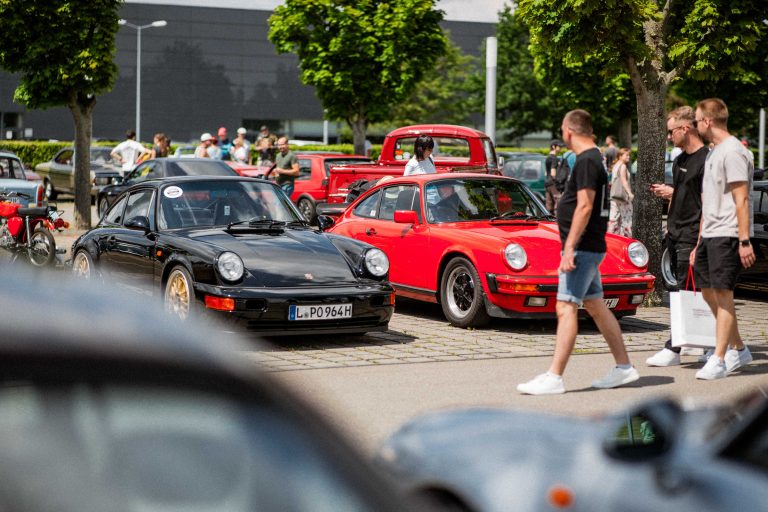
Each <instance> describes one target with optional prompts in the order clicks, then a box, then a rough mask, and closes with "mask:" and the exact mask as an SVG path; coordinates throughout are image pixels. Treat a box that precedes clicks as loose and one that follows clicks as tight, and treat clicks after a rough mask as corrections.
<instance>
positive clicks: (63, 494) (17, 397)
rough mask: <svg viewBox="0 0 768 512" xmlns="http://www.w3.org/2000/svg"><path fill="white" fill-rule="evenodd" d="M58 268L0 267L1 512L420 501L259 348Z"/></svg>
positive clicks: (349, 506) (274, 508)
mask: <svg viewBox="0 0 768 512" xmlns="http://www.w3.org/2000/svg"><path fill="white" fill-rule="evenodd" d="M51 277H52V276H47V275H46V276H43V275H31V274H30V275H26V274H23V273H22V272H20V271H19V269H15V270H14V271H13V272H8V269H7V268H6V269H0V280H2V282H3V291H4V293H3V294H2V296H0V330H2V332H3V336H2V337H0V403H2V408H3V412H2V421H0V461H1V462H0V473H1V474H2V484H1V485H0V508H2V509H3V510H15V511H22V510H23V511H26V512H43V511H51V510H55V511H57V512H82V511H102V512H109V511H124V512H137V511H142V510H167V511H170V510H176V511H180V510H218V511H232V512H234V511H237V512H252V511H256V510H259V511H266V512H284V511H293V512H310V511H311V512H315V511H370V512H378V511H383V510H385V511H392V512H396V511H400V510H415V507H413V508H412V507H410V506H409V504H407V503H405V502H404V501H403V499H401V498H402V497H401V496H399V494H398V493H397V491H396V490H395V488H394V487H393V486H392V485H391V482H389V481H388V480H387V479H386V478H384V477H383V475H382V474H381V473H380V472H379V471H378V470H376V469H375V468H374V467H373V466H372V465H371V464H370V463H369V462H368V461H367V459H366V458H364V457H363V456H362V455H361V454H360V453H358V451H357V450H356V449H354V448H353V447H352V446H351V444H350V443H348V442H347V441H346V439H344V438H343V437H342V436H341V435H340V434H339V433H338V432H337V431H336V430H335V429H333V428H332V427H331V426H330V425H329V423H328V420H327V419H326V418H325V417H323V416H322V415H320V414H318V413H317V412H315V410H314V409H313V407H312V406H311V405H310V404H308V403H307V402H306V401H305V400H304V399H303V398H302V397H300V396H297V395H296V394H295V393H293V392H291V391H290V390H288V389H286V388H285V387H284V386H283V385H282V384H281V383H280V382H278V381H277V380H276V379H272V378H270V376H269V375H268V374H265V372H263V371H261V370H260V369H259V368H258V366H256V365H254V364H253V362H252V361H251V360H250V359H249V358H248V357H247V356H246V355H244V354H246V352H247V351H252V350H254V348H258V347H257V346H256V347H255V346H254V342H251V343H249V344H247V345H246V344H244V343H242V342H240V341H238V340H234V339H232V337H222V336H221V334H220V333H219V332H216V331H214V330H211V329H209V328H206V327H205V326H202V325H199V324H194V325H182V324H180V323H179V322H176V321H174V320H173V319H172V318H171V317H168V316H166V315H163V313H162V311H160V310H158V308H155V307H153V306H154V305H153V304H149V303H147V302H146V301H137V300H135V298H134V297H132V296H128V297H126V296H123V295H121V294H115V293H114V291H112V290H110V291H105V290H96V289H94V288H93V287H87V286H84V283H77V282H66V280H62V278H61V276H56V277H55V278H54V279H51ZM62 281H65V282H62ZM42 304H44V305H45V314H43V315H41V314H40V305H42ZM420 510H421V509H420Z"/></svg>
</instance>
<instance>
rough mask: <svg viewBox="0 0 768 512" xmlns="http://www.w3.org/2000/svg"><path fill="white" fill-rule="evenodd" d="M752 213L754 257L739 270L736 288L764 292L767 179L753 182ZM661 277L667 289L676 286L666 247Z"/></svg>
mask: <svg viewBox="0 0 768 512" xmlns="http://www.w3.org/2000/svg"><path fill="white" fill-rule="evenodd" d="M665 202H666V201H665ZM752 215H753V225H754V230H755V233H754V236H752V237H751V238H750V240H751V242H752V248H753V249H754V251H755V258H756V259H755V263H754V264H753V265H752V266H751V267H749V268H748V269H743V270H742V271H741V274H739V279H738V281H737V282H736V288H737V289H738V290H744V291H753V292H757V293H760V294H764V293H765V292H768V181H755V182H754V184H753V187H752ZM661 278H662V282H663V283H664V286H665V287H666V288H667V289H670V290H674V289H677V288H678V286H679V284H678V282H677V278H676V276H675V273H674V271H673V270H672V261H671V260H670V258H669V251H668V250H667V249H666V248H665V249H664V252H663V254H662V256H661Z"/></svg>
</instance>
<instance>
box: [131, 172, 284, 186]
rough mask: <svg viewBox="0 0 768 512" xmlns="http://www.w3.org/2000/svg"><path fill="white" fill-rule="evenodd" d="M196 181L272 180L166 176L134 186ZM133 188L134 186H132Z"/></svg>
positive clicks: (260, 179) (263, 180)
mask: <svg viewBox="0 0 768 512" xmlns="http://www.w3.org/2000/svg"><path fill="white" fill-rule="evenodd" d="M196 181H254V182H258V183H270V184H272V182H271V181H267V180H265V179H262V178H251V177H248V176H239V175H238V176H170V177H166V178H153V179H149V180H146V181H141V182H139V183H136V184H135V185H134V187H138V186H142V185H144V186H152V187H156V188H157V187H160V186H162V185H167V184H169V183H190V182H192V183H194V182H196ZM132 188H133V187H132Z"/></svg>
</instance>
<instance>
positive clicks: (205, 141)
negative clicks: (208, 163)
mask: <svg viewBox="0 0 768 512" xmlns="http://www.w3.org/2000/svg"><path fill="white" fill-rule="evenodd" d="M211 140H213V135H211V134H210V133H208V132H205V133H204V134H202V135H201V136H200V145H199V146H197V149H195V158H209V156H208V148H209V147H210V146H211Z"/></svg>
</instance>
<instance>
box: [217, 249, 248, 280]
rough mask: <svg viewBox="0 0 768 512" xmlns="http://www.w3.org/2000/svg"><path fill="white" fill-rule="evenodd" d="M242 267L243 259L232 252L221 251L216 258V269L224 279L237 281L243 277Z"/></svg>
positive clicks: (243, 267)
mask: <svg viewBox="0 0 768 512" xmlns="http://www.w3.org/2000/svg"><path fill="white" fill-rule="evenodd" d="M244 269H245V266H244V265H243V260H242V259H240V256H238V255H237V254H235V253H233V252H223V253H221V254H219V258H218V259H217V260H216V270H218V271H219V275H220V276H221V277H222V278H223V279H225V280H226V281H237V280H238V279H240V278H241V277H243V270H244Z"/></svg>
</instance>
